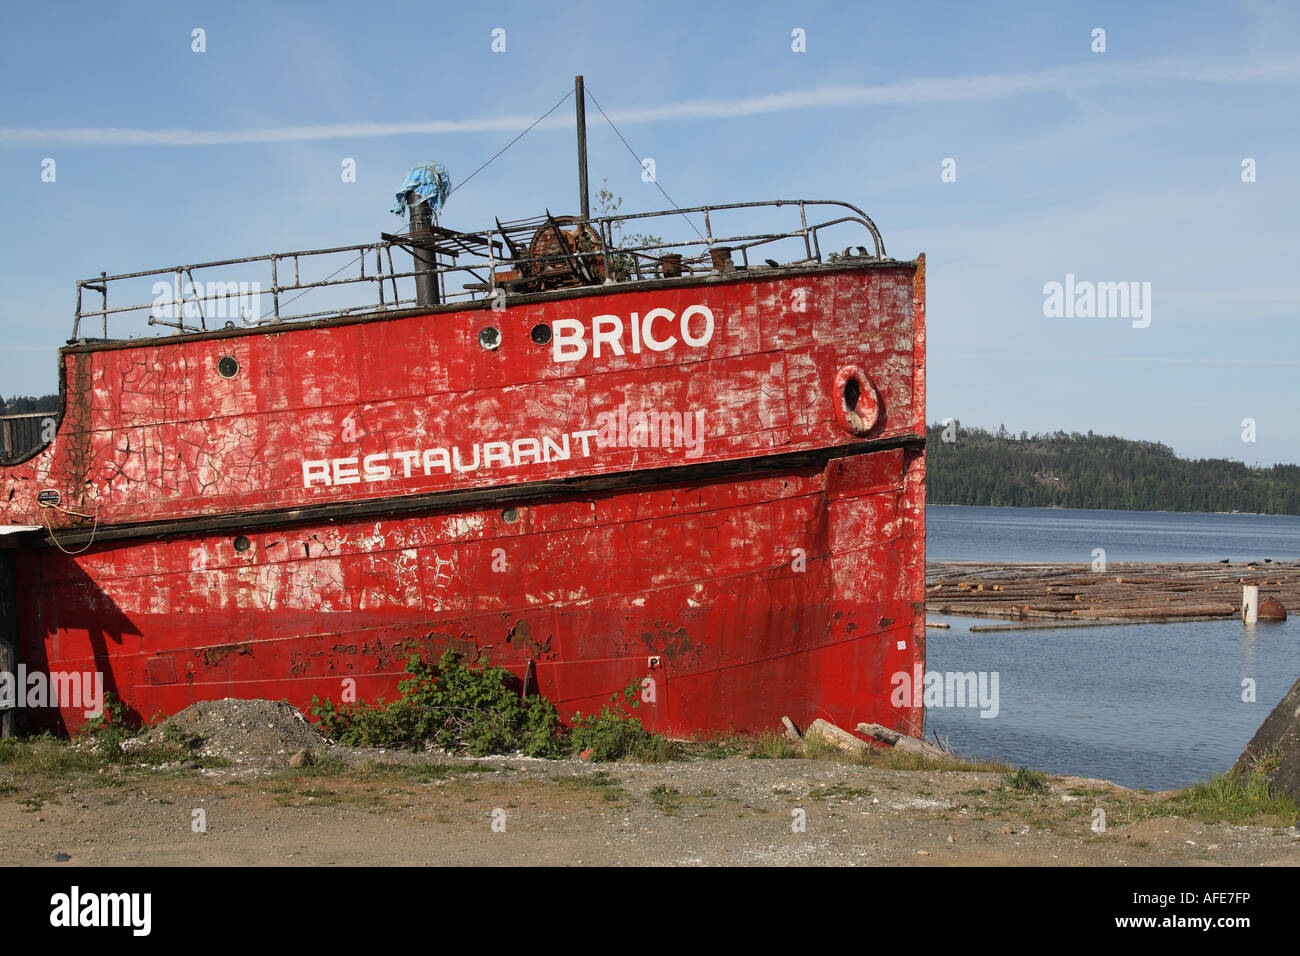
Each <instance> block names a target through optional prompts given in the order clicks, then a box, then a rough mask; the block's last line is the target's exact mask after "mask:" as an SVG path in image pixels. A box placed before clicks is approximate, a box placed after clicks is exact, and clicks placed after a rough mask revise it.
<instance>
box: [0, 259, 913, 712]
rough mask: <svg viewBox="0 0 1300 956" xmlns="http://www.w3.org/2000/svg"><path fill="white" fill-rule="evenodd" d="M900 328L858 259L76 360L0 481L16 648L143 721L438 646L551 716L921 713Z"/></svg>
mask: <svg viewBox="0 0 1300 956" xmlns="http://www.w3.org/2000/svg"><path fill="white" fill-rule="evenodd" d="M656 310H657V312H656ZM647 317H649V321H646V319H647ZM540 326H545V327H547V328H548V329H549V330H550V331H551V333H552V334H548V335H547V336H546V338H547V339H548V340H549V341H548V342H545V343H538V342H537V340H536V338H533V337H530V336H531V334H532V333H534V332H536V330H537V329H538V328H539V327H540ZM484 328H491V329H492V331H494V332H496V333H497V339H496V342H497V344H495V345H494V344H492V339H491V338H490V337H489V338H488V339H487V340H486V341H487V344H483V343H484V342H485V339H484V338H483V337H482V336H481V334H480V333H481V332H482V330H483V329H484ZM552 335H553V337H552ZM670 339H671V340H672V342H671V344H669V340H670ZM924 341H925V340H924V279H923V263H922V262H918V263H894V262H883V263H882V262H877V263H874V264H872V265H871V266H858V267H853V268H831V267H826V266H820V267H812V268H803V269H791V270H784V271H783V272H782V273H781V274H773V275H772V276H770V277H764V278H761V279H759V278H755V277H745V278H736V277H730V278H728V279H726V280H725V281H710V282H701V281H699V280H693V281H692V280H686V279H683V280H679V281H670V282H667V283H665V282H663V281H660V282H658V283H655V284H654V285H653V287H649V286H646V287H637V288H630V289H628V290H619V291H617V292H608V291H605V290H603V289H594V290H583V292H582V293H581V294H579V293H574V294H569V295H565V296H556V295H551V296H538V297H536V301H533V302H529V303H525V304H521V305H515V306H512V307H511V308H509V309H504V310H491V309H461V310H450V309H443V310H440V311H438V312H436V313H433V314H430V313H429V311H428V310H424V311H423V312H421V313H406V314H398V315H386V316H370V317H363V318H359V319H358V318H352V319H347V320H330V321H326V322H317V323H302V324H299V325H292V326H291V325H285V326H282V327H278V328H275V329H273V330H267V329H258V330H252V331H245V330H233V331H229V332H218V333H211V334H207V335H198V336H173V337H169V338H165V339H156V340H151V341H146V342H127V343H111V344H89V345H81V346H74V347H70V348H68V349H65V350H64V353H63V363H64V368H63V372H64V378H65V385H64V403H65V409H64V414H63V419H62V422H61V424H60V428H59V431H58V435H57V436H56V437H55V440H54V441H53V443H52V444H51V445H50V446H48V447H47V448H46V449H45V450H44V451H42V452H41V453H40V454H39V455H37V456H36V457H35V458H33V459H32V460H31V461H29V462H26V463H24V464H21V465H17V466H13V467H9V468H7V469H6V468H0V500H5V501H7V502H8V504H7V509H8V510H7V512H6V514H5V515H4V517H3V519H2V520H3V521H4V522H5V523H7V524H13V525H17V524H33V525H39V524H48V525H49V526H50V531H49V533H42V534H40V535H35V534H33V535H30V536H29V537H30V538H33V539H36V540H30V541H28V542H26V543H25V544H24V545H23V546H22V547H21V548H18V549H16V550H10V551H7V552H0V555H5V554H7V555H8V561H9V563H10V565H11V567H12V578H13V582H14V589H13V596H14V598H15V600H14V602H13V604H14V607H15V608H16V610H15V611H14V612H12V614H11V616H12V618H13V620H12V621H11V622H9V627H10V628H11V630H12V631H13V632H14V634H15V637H16V643H17V655H18V659H19V660H21V661H23V662H24V663H25V664H26V666H27V668H28V669H29V671H30V670H43V671H45V672H48V673H56V672H71V671H100V672H102V673H103V674H104V681H105V687H106V688H107V689H108V690H111V691H113V692H114V693H115V694H116V695H117V696H118V697H119V698H120V699H121V700H123V701H124V702H125V703H126V704H127V705H128V706H129V707H130V708H131V709H132V710H133V711H135V712H136V713H137V714H138V715H139V716H140V717H142V718H144V719H150V718H152V717H154V716H157V715H166V714H170V713H174V712H176V711H177V710H179V709H181V708H183V707H185V706H186V705H188V704H190V703H193V702H195V701H198V700H205V699H216V698H223V697H260V698H270V699H280V698H283V699H287V700H288V701H289V702H291V703H293V704H295V705H297V706H300V707H305V706H306V705H307V704H308V703H309V702H310V700H311V698H312V697H313V695H319V696H320V697H323V698H327V699H331V700H335V701H339V700H340V699H343V698H344V695H345V693H346V694H351V693H354V694H355V695H356V697H358V698H362V699H373V698H376V697H380V696H383V697H387V698H389V699H391V698H392V697H394V696H395V695H396V685H397V682H398V680H399V679H400V678H401V675H402V665H403V663H404V661H405V659H406V658H407V657H408V656H409V655H410V654H411V653H413V652H419V653H421V654H424V655H425V656H427V657H436V656H438V655H439V654H440V653H441V651H442V650H444V649H446V648H454V649H456V650H459V651H461V652H462V653H463V654H465V655H466V656H467V657H468V658H469V659H470V660H483V661H490V662H491V663H494V664H501V665H504V666H506V667H508V668H510V669H511V670H512V671H514V672H515V673H516V674H517V675H519V676H520V678H521V679H523V678H525V676H526V675H532V676H530V677H529V680H530V683H531V680H532V679H533V676H535V680H536V687H537V689H538V691H539V692H540V693H542V694H544V695H546V696H547V697H549V698H550V699H551V700H553V701H554V702H555V703H556V705H557V706H558V707H559V709H560V712H561V714H562V715H565V716H567V715H570V714H572V713H573V712H574V711H584V712H587V711H590V710H592V709H593V708H596V707H599V706H600V705H601V704H603V703H604V702H605V701H606V700H607V699H608V698H609V697H610V695H611V694H613V693H614V692H616V691H618V690H621V689H623V688H625V687H627V686H628V685H630V684H632V683H634V682H641V681H643V680H644V679H645V678H650V681H651V683H650V684H648V685H646V687H647V688H648V690H647V693H646V694H645V695H643V699H644V701H645V702H644V703H643V704H642V705H641V707H640V709H639V710H638V716H639V717H641V719H642V720H643V721H644V722H645V723H646V724H647V726H649V727H651V728H653V729H656V730H660V731H663V732H666V733H669V734H672V735H675V736H689V735H692V734H697V733H702V732H709V731H719V730H731V729H736V730H761V729H770V728H773V727H774V726H776V725H777V723H778V722H779V720H780V718H781V717H782V716H783V715H788V716H790V717H791V718H792V719H794V720H795V721H796V723H799V724H800V725H801V726H802V725H804V724H806V723H807V722H808V721H811V720H812V719H815V718H818V717H822V718H825V719H828V720H830V721H832V722H834V723H837V724H839V725H841V726H844V727H849V728H852V727H853V726H855V725H856V724H857V723H858V722H860V721H870V722H874V723H879V724H883V725H885V726H888V727H891V728H894V729H897V730H900V731H903V732H906V733H912V734H918V733H920V731H921V722H922V714H921V711H920V708H919V707H911V706H906V705H899V704H896V703H895V702H894V701H893V700H891V697H893V691H894V682H893V680H892V677H893V675H895V674H898V673H905V674H908V675H911V674H912V673H913V672H914V671H915V670H916V668H918V667H923V666H924V650H925V624H924V555H925V551H924V548H925V522H924V478H925V464H924V461H925V459H924V422H925V381H924V367H925V366H924V361H925V356H924ZM598 350H599V351H598ZM579 352H581V353H582V354H580V355H579ZM225 358H232V359H234V360H235V363H236V366H235V367H236V371H235V373H234V374H233V375H231V376H227V375H226V374H225V372H226V371H228V370H229V367H228V366H226V367H222V368H223V370H222V371H218V363H219V362H220V361H221V360H222V359H225ZM646 411H650V412H656V413H657V414H658V415H659V416H662V417H661V418H660V422H661V424H662V428H663V429H665V430H667V429H669V427H670V426H669V424H668V423H669V422H670V421H671V422H672V427H674V428H675V429H676V431H674V432H673V433H672V435H673V438H674V441H672V442H670V441H664V442H658V441H656V442H655V443H654V444H650V443H648V442H647V441H646V439H647V438H648V437H653V436H649V435H648V433H647V431H646V430H645V429H644V428H642V427H641V426H642V425H644V424H645V415H644V414H643V415H642V418H641V419H640V420H637V419H636V417H635V416H636V414H637V413H638V412H641V413H645V412H646ZM672 413H676V414H677V418H675V419H674V418H671V414H672ZM689 422H695V423H696V424H697V425H698V427H699V432H698V433H697V434H695V435H691V434H690V433H689V431H690V425H689V424H686V426H685V429H686V430H685V431H683V429H682V425H681V424H678V423H689ZM42 493H45V494H46V496H47V498H48V496H50V495H51V493H53V494H54V495H57V499H58V502H59V505H58V507H57V508H52V507H42V505H41V502H40V501H39V500H38V499H39V496H40V495H41V494H42ZM0 603H3V602H0ZM0 636H2V635H0ZM57 713H58V721H59V722H60V723H61V724H62V726H64V727H65V728H67V729H70V730H75V729H76V728H77V727H78V726H79V725H80V724H81V722H82V721H83V719H84V715H83V713H82V712H81V710H80V709H78V708H77V707H74V706H64V707H62V708H60V709H59V710H58V712H57ZM38 722H39V720H38Z"/></svg>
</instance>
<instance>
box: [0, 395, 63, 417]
mask: <svg viewBox="0 0 1300 956" xmlns="http://www.w3.org/2000/svg"><path fill="white" fill-rule="evenodd" d="M58 410H59V396H57V395H42V396H40V397H39V398H37V397H36V396H35V395H15V396H14V397H13V398H11V399H9V400H8V401H6V400H5V398H4V396H3V395H0V415H22V414H23V413H25V412H56V411H58Z"/></svg>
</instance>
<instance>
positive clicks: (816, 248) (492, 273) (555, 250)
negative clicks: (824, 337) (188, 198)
mask: <svg viewBox="0 0 1300 956" xmlns="http://www.w3.org/2000/svg"><path fill="white" fill-rule="evenodd" d="M778 208H788V209H789V210H790V212H791V213H792V214H794V215H793V216H792V218H795V217H797V223H791V224H790V225H788V227H787V228H778V229H775V230H772V229H763V228H762V226H764V225H768V224H767V223H765V222H758V221H756V220H757V219H758V218H759V217H760V216H761V215H762V214H769V215H770V211H771V210H773V209H778ZM683 222H685V223H686V224H688V225H689V227H690V232H689V234H687V235H685V236H682V237H681V238H675V239H665V238H663V237H661V236H656V235H651V234H650V233H651V232H660V231H663V232H667V231H669V230H668V228H667V227H669V226H671V227H673V228H675V229H676V230H677V232H678V235H679V236H681V234H682V231H683V229H682V226H681V224H682V223H683ZM723 227H725V228H723ZM756 227H757V228H756ZM632 230H637V231H636V232H633V231H632ZM864 233H865V236H864V235H863V234H864ZM863 241H866V242H867V243H868V244H869V245H861V244H860V243H862V242H863ZM394 249H397V250H398V253H399V256H400V257H402V258H406V260H407V261H409V262H411V266H410V267H409V268H404V267H403V263H402V258H399V259H398V261H397V262H394ZM416 250H419V255H418V257H417V256H416V255H414V253H415V252H416ZM885 258H886V256H885V245H884V241H883V239H882V238H881V235H880V231H879V230H878V229H877V228H876V225H875V223H873V222H872V221H871V218H870V217H869V216H867V214H866V213H865V212H863V211H862V210H861V209H858V208H857V207H856V206H852V205H850V204H848V203H844V202H839V201H836V200H804V199H793V200H789V199H786V200H767V201H761V202H744V203H726V204H721V205H708V206H692V207H689V208H675V209H669V210H661V211H657V212H643V213H627V214H613V215H604V216H593V217H591V218H590V219H588V220H586V221H585V222H583V221H582V220H579V219H578V218H576V217H573V216H551V215H550V214H549V213H548V214H546V215H544V216H540V217H535V218H532V219H525V220H518V221H515V222H507V223H502V222H500V221H499V220H498V221H497V222H496V224H495V226H494V228H490V229H487V230H483V231H481V232H460V231H456V230H452V229H447V228H443V227H441V226H436V225H435V226H432V227H431V228H429V230H428V231H427V232H423V231H422V232H421V234H419V235H412V234H409V233H407V234H397V235H389V234H383V235H382V236H381V238H380V240H379V241H377V242H372V243H362V244H358V245H346V246H335V247H332V248H327V249H311V250H302V251H298V252H282V253H271V254H268V255H261V256H249V257H246V258H240V259H222V260H217V261H213V262H204V263H198V264H194V265H182V266H171V267H168V268H165V269H152V270H146V271H142V272H129V273H123V274H120V275H108V274H107V273H103V272H101V273H100V274H99V276H97V277H95V278H91V279H82V280H79V281H78V282H77V308H76V317H75V320H74V324H73V330H72V338H71V339H70V340H69V342H70V343H76V342H85V341H90V340H91V339H92V337H94V338H100V337H102V339H104V340H108V339H110V334H109V333H110V328H109V325H110V318H112V320H113V326H114V327H113V329H112V331H113V333H114V335H113V336H112V337H113V338H116V339H121V338H128V337H134V336H135V335H139V334H143V335H149V334H158V332H157V331H156V327H164V328H170V329H174V330H176V331H177V332H205V331H212V330H216V329H221V328H223V327H224V328H237V327H253V326H261V325H270V324H276V323H280V322H288V321H302V320H309V319H318V318H324V317H336V316H346V315H348V314H355V313H373V312H384V311H390V310H395V309H407V308H414V307H420V306H426V305H454V304H456V303H467V302H475V301H479V300H482V299H491V300H493V301H494V302H496V301H504V300H507V299H511V298H513V297H516V296H518V295H523V294H527V293H531V292H541V291H550V290H555V289H563V288H568V287H577V286H590V285H611V284H618V283H625V282H636V281H646V280H650V279H658V278H676V277H680V276H690V275H699V274H716V273H730V272H737V273H745V272H749V273H753V272H757V271H761V270H764V269H769V268H773V267H780V266H798V265H807V264H813V263H821V262H827V261H832V262H833V261H837V260H839V259H853V260H864V259H885ZM421 260H422V261H421ZM417 277H421V278H422V279H423V281H424V283H425V286H424V288H425V291H424V298H423V299H421V298H420V284H419V282H417ZM430 277H432V280H433V285H432V289H433V290H435V291H434V292H433V293H432V296H431V295H430V292H429V289H430V285H429V284H428V280H429V278H430ZM145 286H147V287H148V290H149V291H148V292H147V293H145V292H143V288H144V287H145ZM87 293H97V294H98V296H99V301H98V302H96V303H92V302H88V301H87ZM110 293H111V294H110ZM309 293H311V296H310V298H309V299H308V298H307V297H308V294H309ZM145 295H147V296H148V297H149V298H148V300H147V301H139V300H140V299H141V298H143V297H144V296H145ZM431 298H432V299H434V300H435V301H430V299H431ZM118 301H125V302H127V303H130V304H122V305H118V304H110V302H112V303H116V302H118ZM93 305H98V308H94V307H92V306H93ZM91 330H93V331H91ZM95 332H99V333H100V335H99V336H95V334H94V333H95Z"/></svg>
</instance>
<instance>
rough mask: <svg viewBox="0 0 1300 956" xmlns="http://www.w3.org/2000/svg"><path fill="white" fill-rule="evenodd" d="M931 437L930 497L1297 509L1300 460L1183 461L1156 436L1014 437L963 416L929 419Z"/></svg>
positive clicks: (960, 501) (1037, 504)
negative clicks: (947, 421) (966, 423)
mask: <svg viewBox="0 0 1300 956" xmlns="http://www.w3.org/2000/svg"><path fill="white" fill-rule="evenodd" d="M927 437H928V439H929V440H928V442H927V446H926V472H927V475H928V479H927V482H926V498H927V500H928V501H929V503H930V504H936V505H1002V506H1012V507H1022V508H1051V507H1059V508H1113V509H1116V510H1127V511H1242V512H1255V513H1262V514H1292V515H1295V514H1300V465H1274V466H1273V467H1271V468H1251V467H1249V466H1247V465H1245V464H1242V463H1241V462H1239V461H1228V460H1226V459H1222V458H1198V459H1195V460H1192V459H1187V458H1179V457H1178V456H1177V455H1175V454H1174V450H1173V449H1172V448H1170V447H1169V446H1168V445H1161V444H1158V443H1156V442H1145V441H1130V440H1128V439H1126V438H1115V437H1112V436H1109V435H1094V434H1093V433H1092V432H1088V434H1086V435H1081V434H1079V433H1078V432H1070V433H1066V432H1060V431H1058V432H1054V433H1052V434H1050V435H1030V434H1028V433H1026V432H1021V433H1020V435H1019V437H1017V436H1015V435H1013V434H1010V433H1008V432H1007V431H1006V430H1005V429H1003V428H999V429H998V431H997V432H996V433H994V432H988V431H985V430H984V429H982V428H964V427H962V425H961V423H960V422H955V423H953V424H952V425H950V426H948V428H947V429H945V427H944V426H943V425H931V426H929V428H928V429H927ZM945 438H947V439H949V440H947V441H945V440H944V439H945ZM954 438H955V441H954V440H952V439H954Z"/></svg>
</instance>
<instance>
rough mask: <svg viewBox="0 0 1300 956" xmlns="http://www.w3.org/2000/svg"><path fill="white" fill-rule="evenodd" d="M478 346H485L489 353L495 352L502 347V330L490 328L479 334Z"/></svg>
mask: <svg viewBox="0 0 1300 956" xmlns="http://www.w3.org/2000/svg"><path fill="white" fill-rule="evenodd" d="M478 344H479V345H481V346H483V347H484V348H485V349H487V350H488V351H489V352H495V351H496V350H497V348H498V346H500V345H501V330H500V329H494V328H492V326H490V325H489V326H488V327H487V328H486V329H483V330H481V331H480V332H479V334H478Z"/></svg>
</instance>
